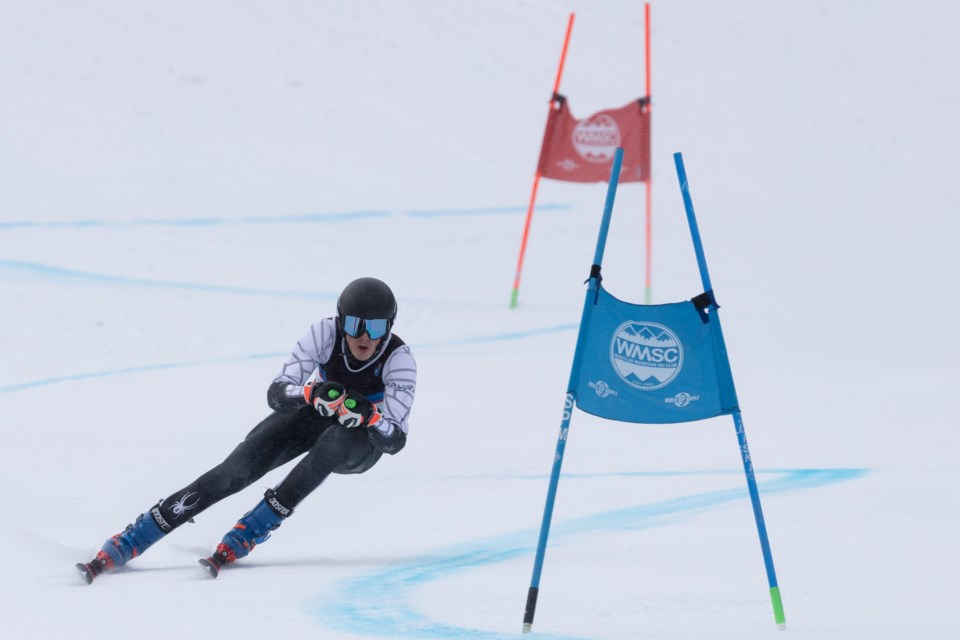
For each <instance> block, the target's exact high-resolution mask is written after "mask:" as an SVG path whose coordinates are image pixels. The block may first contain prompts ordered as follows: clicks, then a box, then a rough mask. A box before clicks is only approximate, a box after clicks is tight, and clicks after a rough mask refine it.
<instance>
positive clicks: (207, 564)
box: [197, 557, 221, 578]
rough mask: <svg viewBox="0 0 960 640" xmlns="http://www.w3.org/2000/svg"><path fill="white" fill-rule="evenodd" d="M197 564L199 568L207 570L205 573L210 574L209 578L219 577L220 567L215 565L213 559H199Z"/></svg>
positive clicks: (217, 564)
mask: <svg viewBox="0 0 960 640" xmlns="http://www.w3.org/2000/svg"><path fill="white" fill-rule="evenodd" d="M197 562H198V563H199V564H200V566H201V567H203V568H204V569H206V570H207V573H209V574H210V577H211V578H216V577H217V576H218V575H220V567H221V565H220V564H219V563H217V561H216V560H215V559H214V558H212V557H211V558H200V559H199V560H197Z"/></svg>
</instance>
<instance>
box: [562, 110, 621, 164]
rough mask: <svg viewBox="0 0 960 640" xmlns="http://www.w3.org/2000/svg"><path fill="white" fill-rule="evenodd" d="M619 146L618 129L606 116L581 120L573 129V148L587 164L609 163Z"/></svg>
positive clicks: (601, 115)
mask: <svg viewBox="0 0 960 640" xmlns="http://www.w3.org/2000/svg"><path fill="white" fill-rule="evenodd" d="M619 146H620V127H618V126H617V121H616V120H614V119H613V118H611V117H610V116H608V115H606V114H603V113H601V114H598V115H595V116H593V117H592V118H588V119H586V120H581V121H580V122H578V123H577V126H576V127H574V129H573V148H574V149H576V150H577V153H578V154H580V157H581V158H583V159H584V160H586V161H587V162H598V163H599V162H610V161H611V160H613V154H614V152H616V150H617V147H619Z"/></svg>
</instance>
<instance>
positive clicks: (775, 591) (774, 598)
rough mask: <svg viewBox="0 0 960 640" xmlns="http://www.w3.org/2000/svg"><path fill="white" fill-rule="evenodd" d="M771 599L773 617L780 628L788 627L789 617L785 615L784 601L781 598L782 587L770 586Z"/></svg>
mask: <svg viewBox="0 0 960 640" xmlns="http://www.w3.org/2000/svg"><path fill="white" fill-rule="evenodd" d="M770 601H771V602H772V603H773V617H774V619H775V620H776V621H777V627H778V628H779V629H786V628H787V618H786V616H784V615H783V601H782V600H781V599H780V587H770Z"/></svg>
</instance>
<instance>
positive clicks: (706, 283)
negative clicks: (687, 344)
mask: <svg viewBox="0 0 960 640" xmlns="http://www.w3.org/2000/svg"><path fill="white" fill-rule="evenodd" d="M673 161H674V164H676V166H677V178H678V179H679V180H680V192H681V194H682V195H683V206H684V209H686V212H687V222H688V223H689V225H690V236H691V237H692V239H693V249H694V251H696V254H697V265H698V266H699V267H700V280H701V281H702V283H703V290H704V292H706V293H708V294H709V295H710V298H711V300H713V286H712V285H711V284H710V272H709V271H708V270H707V258H706V256H705V255H704V253H703V243H702V242H701V240H700V229H699V228H698V227H697V217H696V214H694V212H693V200H692V199H691V197H690V185H689V183H688V182H687V172H686V169H684V166H683V156H682V155H681V154H680V153H675V154H673ZM712 306H713V309H712V311H713V313H712V314H711V315H712V318H711V321H712V322H716V323H717V324H716V327H717V336H718V338H719V339H720V344H721V348H722V349H723V352H724V353H726V346H725V344H724V340H723V329H722V328H721V327H720V313H719V311H718V309H717V305H716V302H713V304H712ZM731 381H732V376H731ZM734 396H736V389H734ZM737 407H738V408H737V409H735V410H734V411H733V424H734V427H735V428H736V431H737V441H738V442H739V444H740V457H741V459H742V461H743V470H744V473H745V474H746V476H747V489H748V490H749V492H750V502H751V504H752V505H753V517H754V519H755V520H756V521H757V533H758V534H759V536H760V549H761V551H762V552H763V564H764V567H766V570H767V582H768V583H769V585H770V601H771V602H772V604H773V617H774V619H775V620H776V622H777V626H778V627H779V628H780V629H785V628H786V626H787V621H786V617H785V616H784V613H783V601H782V600H781V598H780V587H779V585H778V584H777V573H776V571H775V570H774V567H773V554H772V553H771V552H770V541H769V540H768V539H767V525H766V523H765V522H764V519H763V509H762V508H761V506H760V492H759V491H758V490H757V478H756V476H755V474H754V472H753V460H752V459H751V457H750V447H749V446H748V445H747V434H746V432H745V431H744V428H743V418H742V416H741V415H740V409H739V403H737Z"/></svg>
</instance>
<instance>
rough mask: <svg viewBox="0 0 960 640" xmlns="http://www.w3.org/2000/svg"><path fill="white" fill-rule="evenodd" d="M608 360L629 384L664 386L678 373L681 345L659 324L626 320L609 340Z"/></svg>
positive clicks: (646, 388)
mask: <svg viewBox="0 0 960 640" xmlns="http://www.w3.org/2000/svg"><path fill="white" fill-rule="evenodd" d="M610 363H611V364H612V365H613V368H614V369H616V371H617V374H618V375H619V376H620V378H622V379H623V381H624V382H626V383H627V384H629V385H630V386H631V387H633V388H635V389H640V390H641V391H653V390H654V389H661V388H663V387H665V386H667V385H668V384H670V382H672V381H673V379H674V378H676V377H677V374H679V373H680V369H682V368H683V345H682V344H681V343H680V339H679V338H677V335H676V334H675V333H674V332H673V331H671V330H670V329H668V328H667V327H665V326H663V325H662V324H657V323H655V322H640V321H637V320H628V321H627V322H624V323H623V324H621V325H620V326H619V327H618V328H617V330H616V331H615V332H614V334H613V340H611V341H610Z"/></svg>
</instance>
